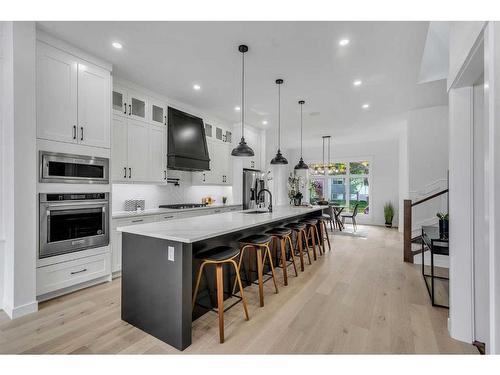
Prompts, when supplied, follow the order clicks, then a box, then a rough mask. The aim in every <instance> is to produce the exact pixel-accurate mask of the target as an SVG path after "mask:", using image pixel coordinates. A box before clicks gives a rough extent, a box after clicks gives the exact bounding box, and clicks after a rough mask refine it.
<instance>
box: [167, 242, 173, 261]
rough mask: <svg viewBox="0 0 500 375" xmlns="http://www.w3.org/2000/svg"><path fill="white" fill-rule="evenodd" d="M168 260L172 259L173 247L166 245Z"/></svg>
mask: <svg viewBox="0 0 500 375" xmlns="http://www.w3.org/2000/svg"><path fill="white" fill-rule="evenodd" d="M168 260H169V261H171V262H173V261H174V247H173V246H169V247H168Z"/></svg>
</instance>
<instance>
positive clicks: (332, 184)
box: [309, 160, 370, 215]
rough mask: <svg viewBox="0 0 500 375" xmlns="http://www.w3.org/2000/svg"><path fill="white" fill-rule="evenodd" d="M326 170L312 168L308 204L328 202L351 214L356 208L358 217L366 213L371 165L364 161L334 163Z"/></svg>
mask: <svg viewBox="0 0 500 375" xmlns="http://www.w3.org/2000/svg"><path fill="white" fill-rule="evenodd" d="M325 169H326V170H325ZM325 169H324V168H323V167H322V165H321V164H312V165H311V169H310V172H311V176H312V177H311V179H310V183H309V192H310V201H311V203H317V202H318V201H320V200H324V199H327V200H328V201H329V202H330V203H333V204H335V205H339V206H345V207H346V208H345V209H344V210H345V211H346V212H347V211H348V212H353V211H354V209H355V207H356V206H357V207H358V214H365V215H367V214H369V213H370V200H369V197H370V163H369V162H368V161H364V160H362V161H347V162H337V163H330V164H329V165H328V166H326V168H325ZM325 172H326V173H325Z"/></svg>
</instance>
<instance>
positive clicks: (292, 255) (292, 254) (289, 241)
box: [286, 236, 299, 277]
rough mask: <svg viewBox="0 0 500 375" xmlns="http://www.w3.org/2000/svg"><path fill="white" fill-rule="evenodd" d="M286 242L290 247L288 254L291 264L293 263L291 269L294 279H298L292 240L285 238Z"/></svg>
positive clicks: (288, 237)
mask: <svg viewBox="0 0 500 375" xmlns="http://www.w3.org/2000/svg"><path fill="white" fill-rule="evenodd" d="M286 240H287V241H288V244H289V245H290V254H291V257H292V262H293V269H294V270H295V277H298V276H299V274H298V272H297V265H296V264H295V254H294V252H295V251H294V249H293V246H292V238H291V237H290V236H286Z"/></svg>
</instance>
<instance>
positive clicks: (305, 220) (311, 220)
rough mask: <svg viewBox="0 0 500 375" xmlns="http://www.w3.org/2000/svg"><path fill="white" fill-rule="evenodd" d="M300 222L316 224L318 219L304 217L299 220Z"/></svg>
mask: <svg viewBox="0 0 500 375" xmlns="http://www.w3.org/2000/svg"><path fill="white" fill-rule="evenodd" d="M300 222H301V223H303V224H307V225H316V224H318V220H316V219H304V220H301V221H300Z"/></svg>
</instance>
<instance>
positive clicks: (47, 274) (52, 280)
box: [36, 252, 110, 295]
mask: <svg viewBox="0 0 500 375" xmlns="http://www.w3.org/2000/svg"><path fill="white" fill-rule="evenodd" d="M109 273H110V253H109V252H106V253H103V254H99V255H94V256H90V257H86V258H81V259H75V260H72V261H69V262H63V263H57V264H53V265H50V266H45V267H40V268H37V270H36V287H37V295H43V294H46V293H50V292H54V291H56V290H61V289H64V288H68V287H70V286H73V285H77V284H80V283H84V282H86V281H90V280H94V279H97V278H99V277H103V276H108V275H109Z"/></svg>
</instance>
